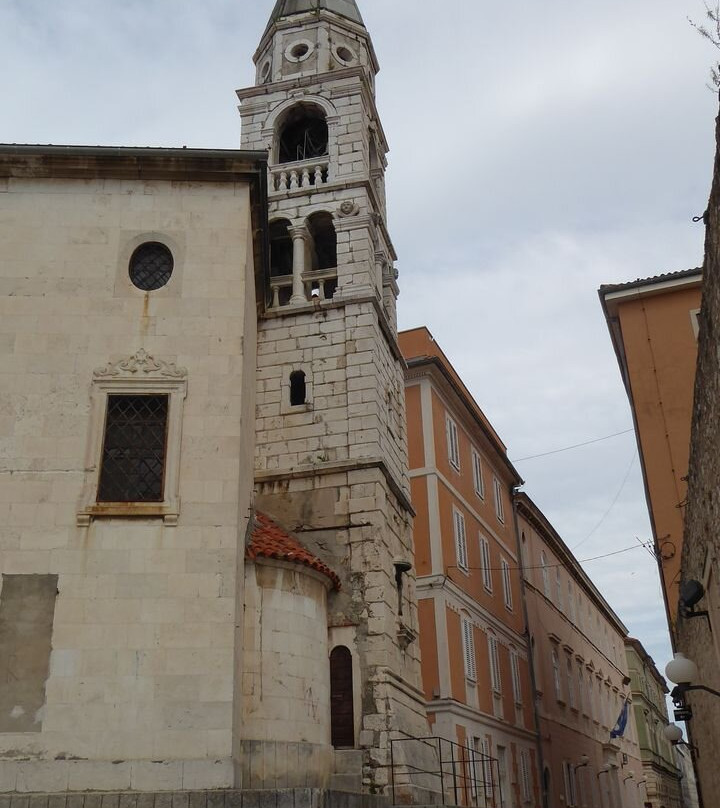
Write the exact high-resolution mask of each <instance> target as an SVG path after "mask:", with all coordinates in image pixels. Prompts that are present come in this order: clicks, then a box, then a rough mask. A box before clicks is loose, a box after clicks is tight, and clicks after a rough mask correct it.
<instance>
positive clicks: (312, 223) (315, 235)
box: [307, 211, 337, 269]
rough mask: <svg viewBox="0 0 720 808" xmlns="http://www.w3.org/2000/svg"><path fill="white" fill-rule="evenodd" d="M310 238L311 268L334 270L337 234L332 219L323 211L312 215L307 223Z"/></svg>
mask: <svg viewBox="0 0 720 808" xmlns="http://www.w3.org/2000/svg"><path fill="white" fill-rule="evenodd" d="M307 225H308V230H309V231H310V235H311V236H312V268H313V269H335V267H336V266H337V234H336V232H335V224H334V223H333V217H332V216H331V215H330V214H329V213H325V212H324V211H323V212H321V213H313V215H312V216H310V217H309V218H308V221H307Z"/></svg>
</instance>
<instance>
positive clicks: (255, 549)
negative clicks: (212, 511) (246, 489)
mask: <svg viewBox="0 0 720 808" xmlns="http://www.w3.org/2000/svg"><path fill="white" fill-rule="evenodd" d="M246 555H247V557H248V558H275V559H277V560H278V561H290V562H291V563H293V564H304V565H305V566H306V567H310V569H313V570H315V571H316V572H321V573H322V574H323V575H326V576H327V577H328V578H329V579H330V580H331V581H332V582H333V585H334V586H335V588H336V589H340V578H338V576H337V575H336V574H335V573H334V572H333V571H332V570H331V569H330V567H328V565H327V564H325V563H323V562H322V561H321V560H320V559H319V558H317V557H316V556H314V555H313V554H312V553H311V552H310V551H309V550H308V549H307V548H305V547H303V545H302V544H300V542H299V541H298V540H297V539H296V538H295V537H294V536H291V535H290V534H289V533H288V532H286V531H285V530H283V528H281V527H280V525H278V524H276V523H275V522H273V520H272V519H271V518H270V517H269V516H267V515H266V514H264V513H260V512H259V511H257V512H256V513H255V521H254V525H253V531H252V535H251V538H250V544H249V545H248V547H247V550H246Z"/></svg>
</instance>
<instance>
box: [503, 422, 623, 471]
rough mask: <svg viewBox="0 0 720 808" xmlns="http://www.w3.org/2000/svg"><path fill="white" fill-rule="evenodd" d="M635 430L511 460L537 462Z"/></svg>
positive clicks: (514, 461) (513, 461)
mask: <svg viewBox="0 0 720 808" xmlns="http://www.w3.org/2000/svg"><path fill="white" fill-rule="evenodd" d="M634 431H635V430H634V429H623V431H622V432H613V434H612V435H605V436H604V437H602V438H593V439H592V440H586V441H583V442H582V443H574V444H573V445H572V446H564V447H563V448H562V449H553V450H552V451H550V452H542V453H541V454H536V455H528V456H527V457H519V458H518V459H517V460H511V461H510V462H511V463H522V462H523V461H524V460H535V459H536V458H538V457H548V456H549V455H554V454H560V452H569V451H570V450H571V449H579V448H580V447H581V446H590V444H592V443H600V442H601V441H604V440H610V438H617V437H618V435H627V434H628V433H629V432H634Z"/></svg>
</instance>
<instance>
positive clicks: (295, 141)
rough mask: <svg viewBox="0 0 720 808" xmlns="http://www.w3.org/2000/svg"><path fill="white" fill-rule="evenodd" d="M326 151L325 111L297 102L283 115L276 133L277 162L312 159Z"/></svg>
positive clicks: (312, 105)
mask: <svg viewBox="0 0 720 808" xmlns="http://www.w3.org/2000/svg"><path fill="white" fill-rule="evenodd" d="M327 153H328V126H327V121H326V120H325V113H324V112H323V110H322V109H320V107H317V106H315V105H314V104H298V105H297V106H295V107H293V108H292V109H291V110H290V111H289V112H288V113H287V115H286V116H285V119H284V120H283V122H282V124H281V125H280V130H279V135H278V163H294V162H295V161H297V160H312V159H313V158H315V157H325V156H326V155H327Z"/></svg>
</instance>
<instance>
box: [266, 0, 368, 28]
mask: <svg viewBox="0 0 720 808" xmlns="http://www.w3.org/2000/svg"><path fill="white" fill-rule="evenodd" d="M322 9H324V10H325V11H332V12H333V13H334V14H337V15H339V16H340V17H345V18H347V19H348V20H352V21H353V22H355V23H358V25H365V23H364V22H363V18H362V15H361V14H360V9H359V8H358V7H357V3H356V2H355V0H277V3H276V4H275V7H274V8H273V10H272V13H271V15H270V24H272V23H273V22H276V21H277V20H279V19H282V18H283V17H291V16H293V15H295V14H306V13H308V12H312V11H319V10H322Z"/></svg>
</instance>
